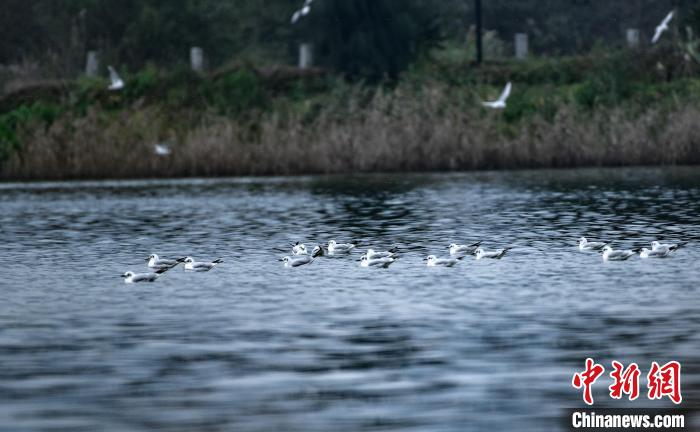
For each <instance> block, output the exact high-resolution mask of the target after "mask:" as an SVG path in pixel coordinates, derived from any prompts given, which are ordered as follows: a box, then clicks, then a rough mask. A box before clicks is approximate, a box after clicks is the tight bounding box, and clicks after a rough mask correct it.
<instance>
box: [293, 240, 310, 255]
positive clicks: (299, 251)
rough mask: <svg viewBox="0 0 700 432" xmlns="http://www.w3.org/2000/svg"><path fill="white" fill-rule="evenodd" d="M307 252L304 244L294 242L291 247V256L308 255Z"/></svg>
mask: <svg viewBox="0 0 700 432" xmlns="http://www.w3.org/2000/svg"><path fill="white" fill-rule="evenodd" d="M308 254H309V252H308V251H307V250H306V245H305V244H304V243H299V242H296V243H294V244H293V245H292V255H308Z"/></svg>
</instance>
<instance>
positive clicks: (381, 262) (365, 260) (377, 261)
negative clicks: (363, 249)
mask: <svg viewBox="0 0 700 432" xmlns="http://www.w3.org/2000/svg"><path fill="white" fill-rule="evenodd" d="M395 262H396V259H394V258H392V257H388V256H386V257H379V258H369V257H368V256H367V255H366V254H365V255H362V257H360V266H361V267H382V268H389V266H390V265H392V264H393V263H395Z"/></svg>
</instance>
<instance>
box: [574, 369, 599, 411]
mask: <svg viewBox="0 0 700 432" xmlns="http://www.w3.org/2000/svg"><path fill="white" fill-rule="evenodd" d="M603 372H605V368H604V367H603V366H601V365H599V364H595V362H594V361H593V359H592V358H587V359H586V370H585V371H583V372H581V373H575V374H574V377H573V379H572V380H571V384H572V385H573V386H574V387H575V388H577V389H579V388H581V387H583V401H584V402H586V403H587V404H588V405H593V394H592V393H591V386H592V385H593V383H595V381H596V380H597V379H598V377H600V376H601V375H602V374H603Z"/></svg>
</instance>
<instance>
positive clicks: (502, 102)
mask: <svg viewBox="0 0 700 432" xmlns="http://www.w3.org/2000/svg"><path fill="white" fill-rule="evenodd" d="M512 88H513V85H512V84H511V83H510V82H508V84H506V87H505V88H504V89H503V93H501V96H499V97H498V99H497V100H495V101H492V102H482V103H481V104H482V105H483V106H485V107H488V108H493V109H504V108H505V107H506V100H508V97H509V96H510V90H511V89H512Z"/></svg>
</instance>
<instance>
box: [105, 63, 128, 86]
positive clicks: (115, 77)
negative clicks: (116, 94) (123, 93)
mask: <svg viewBox="0 0 700 432" xmlns="http://www.w3.org/2000/svg"><path fill="white" fill-rule="evenodd" d="M107 69H109V81H110V84H109V87H107V88H108V89H109V90H121V89H123V88H124V81H123V80H122V79H121V78H120V77H119V74H118V73H117V71H115V70H114V68H113V67H112V66H107Z"/></svg>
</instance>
